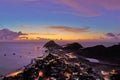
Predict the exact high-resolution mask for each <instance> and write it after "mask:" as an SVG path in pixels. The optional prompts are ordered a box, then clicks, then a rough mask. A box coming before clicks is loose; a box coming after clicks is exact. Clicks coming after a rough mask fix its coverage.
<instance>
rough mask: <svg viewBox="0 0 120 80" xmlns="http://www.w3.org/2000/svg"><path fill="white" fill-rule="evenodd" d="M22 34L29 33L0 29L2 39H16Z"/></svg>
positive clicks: (0, 38)
mask: <svg viewBox="0 0 120 80" xmlns="http://www.w3.org/2000/svg"><path fill="white" fill-rule="evenodd" d="M20 35H27V34H23V33H22V32H14V31H11V30H9V29H2V30H0V40H14V39H16V38H18V37H19V36H20Z"/></svg>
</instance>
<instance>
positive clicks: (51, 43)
mask: <svg viewBox="0 0 120 80" xmlns="http://www.w3.org/2000/svg"><path fill="white" fill-rule="evenodd" d="M43 47H45V48H48V49H50V48H54V49H59V48H62V47H61V46H60V45H58V44H57V43H55V42H54V41H53V40H50V41H49V42H47V43H46V44H45V45H44V46H43Z"/></svg>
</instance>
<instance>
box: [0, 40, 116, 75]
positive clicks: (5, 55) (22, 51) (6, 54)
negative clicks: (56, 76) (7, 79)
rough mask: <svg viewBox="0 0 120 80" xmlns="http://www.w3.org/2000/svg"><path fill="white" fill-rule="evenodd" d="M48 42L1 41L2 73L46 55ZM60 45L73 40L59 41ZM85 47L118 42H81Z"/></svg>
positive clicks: (0, 73) (0, 61)
mask: <svg viewBox="0 0 120 80" xmlns="http://www.w3.org/2000/svg"><path fill="white" fill-rule="evenodd" d="M45 43H46V42H43V41H42V42H41V41H40V42H0V75H4V74H8V73H10V72H14V71H16V70H17V69H20V68H23V67H24V66H26V65H27V64H29V63H30V62H31V59H33V58H36V57H39V56H42V55H44V54H45V53H44V51H45V49H44V48H43V45H44V44H45ZM57 43H58V44H60V45H64V44H66V43H71V42H57ZM79 43H81V44H82V45H83V46H84V47H90V46H95V45H100V44H103V45H105V46H111V45H113V44H116V43H105V42H104V43H98V42H79Z"/></svg>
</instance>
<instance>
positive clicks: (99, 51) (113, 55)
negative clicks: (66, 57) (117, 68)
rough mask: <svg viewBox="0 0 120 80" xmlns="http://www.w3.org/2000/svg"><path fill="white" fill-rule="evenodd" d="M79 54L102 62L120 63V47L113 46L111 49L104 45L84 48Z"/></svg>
mask: <svg viewBox="0 0 120 80" xmlns="http://www.w3.org/2000/svg"><path fill="white" fill-rule="evenodd" d="M77 54H79V55H81V56H84V57H89V58H96V59H101V60H107V61H111V62H116V63H120V59H119V58H120V45H113V46H110V47H105V46H103V45H97V46H93V47H88V48H84V49H82V50H80V51H78V52H77Z"/></svg>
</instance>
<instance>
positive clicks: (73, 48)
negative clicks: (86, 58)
mask: <svg viewBox="0 0 120 80" xmlns="http://www.w3.org/2000/svg"><path fill="white" fill-rule="evenodd" d="M81 48H83V46H82V45H81V44H79V43H77V42H74V43H71V44H67V45H65V46H63V50H67V51H76V50H79V49H81Z"/></svg>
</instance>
